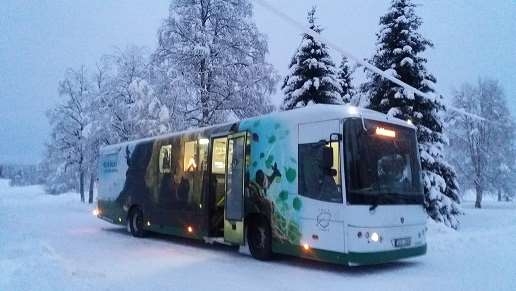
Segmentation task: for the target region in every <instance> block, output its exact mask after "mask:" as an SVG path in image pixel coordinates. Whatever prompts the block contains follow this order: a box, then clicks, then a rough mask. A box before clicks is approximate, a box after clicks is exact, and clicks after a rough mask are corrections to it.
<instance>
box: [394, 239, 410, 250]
mask: <svg viewBox="0 0 516 291" xmlns="http://www.w3.org/2000/svg"><path fill="white" fill-rule="evenodd" d="M394 246H395V247H397V248H402V247H407V246H410V237H404V238H397V239H395V240H394Z"/></svg>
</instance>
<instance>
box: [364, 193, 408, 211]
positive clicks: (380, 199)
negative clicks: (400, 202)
mask: <svg viewBox="0 0 516 291" xmlns="http://www.w3.org/2000/svg"><path fill="white" fill-rule="evenodd" d="M394 195H399V196H401V195H400V194H398V193H382V194H376V195H375V196H373V203H372V204H371V206H370V207H369V211H374V210H375V209H376V208H377V207H378V205H380V203H385V202H388V201H393V200H394V201H396V199H395V197H394ZM402 199H403V198H402Z"/></svg>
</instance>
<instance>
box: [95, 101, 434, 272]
mask: <svg viewBox="0 0 516 291" xmlns="http://www.w3.org/2000/svg"><path fill="white" fill-rule="evenodd" d="M415 131H416V129H415V127H414V126H413V125H411V124H410V123H409V122H407V121H403V120H399V119H395V118H392V117H389V116H387V115H384V114H381V113H378V112H375V111H371V110H367V109H359V108H356V107H352V106H346V105H313V106H308V107H305V108H301V109H296V110H291V111H284V112H274V113H271V114H268V115H263V116H258V117H255V118H251V119H245V120H241V121H237V122H233V123H228V124H222V125H215V126H211V127H206V128H200V129H196V130H190V131H184V132H179V133H171V134H169V135H164V136H159V137H153V138H146V139H142V140H136V141H131V142H126V143H121V144H115V145H109V146H106V147H103V148H102V149H101V151H100V162H99V186H98V201H97V203H98V205H97V209H96V210H95V214H96V215H97V216H98V217H99V218H101V219H104V220H106V221H108V222H111V223H114V224H119V225H125V226H127V228H128V230H129V231H130V232H131V233H132V234H133V235H134V236H135V237H143V236H144V235H145V233H146V232H149V231H151V232H158V233H164V234H170V235H176V236H182V237H187V238H193V239H199V240H204V241H205V242H208V243H213V242H219V243H225V244H230V245H236V246H240V248H241V250H248V251H249V252H250V253H251V255H252V256H253V257H255V258H257V259H260V260H267V259H269V258H271V256H272V255H273V254H274V253H278V254H287V255H293V256H299V257H303V258H309V259H313V260H318V261H323V262H331V263H338V264H347V265H363V264H377V263H383V262H388V261H393V260H398V259H403V258H408V257H413V256H418V255H423V254H425V253H426V239H425V232H426V214H425V211H424V208H423V188H422V183H421V173H420V172H421V170H420V163H419V157H418V150H417V141H416V134H415Z"/></svg>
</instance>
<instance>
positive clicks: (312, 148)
mask: <svg viewBox="0 0 516 291" xmlns="http://www.w3.org/2000/svg"><path fill="white" fill-rule="evenodd" d="M328 148H330V149H331V153H333V160H332V161H331V162H332V163H331V164H332V166H331V168H325V167H326V165H325V163H328V161H326V160H325V158H324V152H325V150H327V149H328ZM298 155H299V159H298V161H299V181H298V183H299V185H298V189H299V195H301V196H305V197H309V198H312V199H317V200H321V201H327V202H335V203H342V193H341V191H340V184H341V182H340V167H339V160H340V154H339V146H338V142H335V143H331V144H324V143H321V142H316V143H307V144H300V145H299V146H298Z"/></svg>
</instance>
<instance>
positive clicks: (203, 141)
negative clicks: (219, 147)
mask: <svg viewBox="0 0 516 291" xmlns="http://www.w3.org/2000/svg"><path fill="white" fill-rule="evenodd" d="M209 143H210V140H209V139H207V138H200V139H199V144H201V145H207V144H209Z"/></svg>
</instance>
